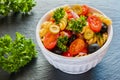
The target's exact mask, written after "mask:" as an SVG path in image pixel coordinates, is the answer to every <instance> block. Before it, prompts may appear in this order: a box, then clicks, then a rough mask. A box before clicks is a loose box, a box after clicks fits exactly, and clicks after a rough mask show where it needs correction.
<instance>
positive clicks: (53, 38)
mask: <svg viewBox="0 0 120 80" xmlns="http://www.w3.org/2000/svg"><path fill="white" fill-rule="evenodd" d="M111 24H112V21H111V20H110V19H109V18H108V17H106V16H104V15H102V14H100V13H97V12H93V11H91V9H90V8H89V6H87V5H78V4H75V5H72V6H64V7H60V8H57V9H55V10H54V11H52V12H50V18H49V19H48V20H47V21H45V22H43V23H42V25H41V29H40V33H39V34H40V38H41V40H42V42H43V45H44V46H45V48H46V49H48V50H50V51H51V52H53V53H55V54H59V55H62V56H67V57H80V56H85V55H88V54H91V53H93V52H95V51H97V50H98V49H100V48H101V47H102V46H103V45H104V44H105V42H106V41H107V38H108V27H109V26H110V25H111Z"/></svg>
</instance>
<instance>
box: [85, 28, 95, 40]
mask: <svg viewBox="0 0 120 80" xmlns="http://www.w3.org/2000/svg"><path fill="white" fill-rule="evenodd" d="M93 36H94V32H93V31H92V30H91V29H89V28H86V30H85V33H84V38H85V39H87V40H89V39H91V38H93Z"/></svg>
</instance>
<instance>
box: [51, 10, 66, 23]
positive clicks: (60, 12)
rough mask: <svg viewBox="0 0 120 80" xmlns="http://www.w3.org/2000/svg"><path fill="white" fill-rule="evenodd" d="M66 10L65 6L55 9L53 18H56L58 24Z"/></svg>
mask: <svg viewBox="0 0 120 80" xmlns="http://www.w3.org/2000/svg"><path fill="white" fill-rule="evenodd" d="M64 15H65V11H64V9H63V8H58V9H56V10H55V11H54V15H53V18H54V19H55V22H56V24H58V23H59V22H60V20H61V19H62V18H63V17H64Z"/></svg>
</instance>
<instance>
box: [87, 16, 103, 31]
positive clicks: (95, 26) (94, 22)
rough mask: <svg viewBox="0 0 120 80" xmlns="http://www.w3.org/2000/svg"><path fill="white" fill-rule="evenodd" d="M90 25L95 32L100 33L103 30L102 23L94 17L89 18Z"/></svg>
mask: <svg viewBox="0 0 120 80" xmlns="http://www.w3.org/2000/svg"><path fill="white" fill-rule="evenodd" d="M88 24H89V26H90V28H91V29H92V30H93V31H94V32H100V30H101V28H102V22H101V21H100V19H99V18H98V17H96V16H94V15H92V16H89V17H88Z"/></svg>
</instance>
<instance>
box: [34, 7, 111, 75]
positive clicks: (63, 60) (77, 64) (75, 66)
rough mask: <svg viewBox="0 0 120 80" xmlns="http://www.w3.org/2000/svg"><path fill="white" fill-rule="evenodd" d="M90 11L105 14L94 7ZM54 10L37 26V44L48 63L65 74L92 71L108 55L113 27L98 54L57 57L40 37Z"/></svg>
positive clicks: (109, 29)
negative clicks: (42, 26) (43, 26)
mask: <svg viewBox="0 0 120 80" xmlns="http://www.w3.org/2000/svg"><path fill="white" fill-rule="evenodd" d="M69 6H70V5H69ZM60 7H61V6H60ZM89 7H90V6H89ZM55 9H56V8H55ZM90 9H91V10H93V11H94V12H99V13H101V14H103V13H102V12H101V11H99V10H98V9H95V8H93V7H90ZM52 10H54V9H52ZM52 10H50V11H48V12H47V13H46V14H45V15H44V16H43V17H42V18H41V19H40V20H39V22H38V24H37V28H36V39H37V42H38V44H39V47H40V49H41V51H42V53H43V55H44V56H45V58H46V59H47V60H48V62H49V63H50V64H51V65H53V66H54V67H55V68H57V69H59V70H61V71H63V72H65V73H69V74H80V73H84V72H86V71H88V70H90V69H91V68H93V67H95V66H96V65H97V64H98V63H99V62H100V61H101V60H102V58H103V57H104V55H105V54H106V51H107V49H108V47H109V44H110V42H111V40H112V36H113V29H112V25H111V26H109V28H108V39H107V41H106V43H105V44H104V45H103V46H102V47H101V48H100V49H99V50H97V51H96V52H94V53H92V54H90V55H87V56H83V57H64V56H61V55H57V54H55V53H52V52H50V51H49V50H47V49H46V48H45V47H44V45H43V43H42V41H41V39H40V37H39V31H40V28H41V26H40V25H41V24H42V23H43V22H44V21H46V20H47V19H48V18H49V17H50V16H49V13H50V12H51V11H52ZM103 15H104V16H106V15H105V14H103Z"/></svg>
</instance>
